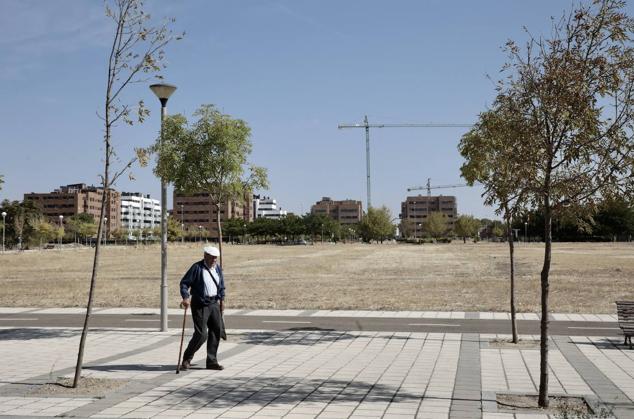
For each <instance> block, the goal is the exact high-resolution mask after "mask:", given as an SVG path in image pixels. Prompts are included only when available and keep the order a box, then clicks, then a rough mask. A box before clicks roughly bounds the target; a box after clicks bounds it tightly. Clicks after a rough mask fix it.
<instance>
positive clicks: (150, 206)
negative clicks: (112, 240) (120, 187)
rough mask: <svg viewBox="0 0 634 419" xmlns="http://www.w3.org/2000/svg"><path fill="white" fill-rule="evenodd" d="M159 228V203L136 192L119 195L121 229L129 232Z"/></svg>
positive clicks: (148, 196)
mask: <svg viewBox="0 0 634 419" xmlns="http://www.w3.org/2000/svg"><path fill="white" fill-rule="evenodd" d="M160 226H161V203H160V202H159V201H158V200H157V199H152V198H150V195H144V194H142V193H138V192H122V193H121V228H122V229H123V230H128V231H129V232H132V231H135V230H143V229H145V228H149V229H152V228H155V227H160Z"/></svg>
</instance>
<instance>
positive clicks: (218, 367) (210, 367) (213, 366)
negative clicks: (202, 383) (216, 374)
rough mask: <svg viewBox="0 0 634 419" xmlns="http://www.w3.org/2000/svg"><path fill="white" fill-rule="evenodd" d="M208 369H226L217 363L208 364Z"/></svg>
mask: <svg viewBox="0 0 634 419" xmlns="http://www.w3.org/2000/svg"><path fill="white" fill-rule="evenodd" d="M207 369H208V370H218V371H222V370H224V369H225V367H223V366H222V365H220V364H219V363H217V362H216V363H215V364H207Z"/></svg>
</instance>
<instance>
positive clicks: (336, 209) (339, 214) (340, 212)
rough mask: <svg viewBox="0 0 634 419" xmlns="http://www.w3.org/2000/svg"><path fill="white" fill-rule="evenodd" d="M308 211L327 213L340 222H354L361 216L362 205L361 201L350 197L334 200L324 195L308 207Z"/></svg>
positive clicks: (358, 220)
mask: <svg viewBox="0 0 634 419" xmlns="http://www.w3.org/2000/svg"><path fill="white" fill-rule="evenodd" d="M310 213H311V214H322V215H327V216H329V217H330V218H332V219H333V220H335V221H338V222H339V223H341V224H356V223H358V222H360V221H361V217H363V207H362V205H361V201H354V200H352V199H346V200H343V201H334V200H333V199H332V198H329V197H327V196H325V197H323V198H322V199H321V201H318V202H316V203H315V205H313V206H312V207H311V208H310Z"/></svg>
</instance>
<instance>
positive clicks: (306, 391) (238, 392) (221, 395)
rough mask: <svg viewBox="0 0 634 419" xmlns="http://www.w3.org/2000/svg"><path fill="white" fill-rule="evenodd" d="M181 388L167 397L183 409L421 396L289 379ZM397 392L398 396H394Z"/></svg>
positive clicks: (360, 385)
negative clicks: (179, 403) (185, 406)
mask: <svg viewBox="0 0 634 419" xmlns="http://www.w3.org/2000/svg"><path fill="white" fill-rule="evenodd" d="M200 384H202V383H198V385H197V386H196V387H190V388H187V387H181V388H179V389H177V390H175V391H174V392H172V393H171V394H170V396H171V397H173V398H174V399H175V400H186V401H185V403H186V404H187V408H194V409H196V408H200V407H203V406H206V405H209V407H213V408H223V407H226V408H229V407H233V406H236V405H240V406H249V405H257V406H267V407H271V408H275V406H276V405H288V404H296V403H299V402H301V401H304V402H316V403H319V402H329V403H343V402H361V401H364V402H391V401H401V402H403V401H412V400H421V399H422V395H419V394H411V393H406V392H402V391H399V388H398V386H389V385H383V384H370V383H365V382H361V381H352V382H351V381H347V380H320V379H311V378H303V379H302V378H293V377H281V378H280V377H267V376H256V377H229V378H227V377H222V378H221V377H218V379H215V380H210V381H206V382H205V384H206V386H205V387H202V388H201V386H200ZM397 392H398V394H397Z"/></svg>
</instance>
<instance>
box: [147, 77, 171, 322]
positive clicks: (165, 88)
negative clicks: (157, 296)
mask: <svg viewBox="0 0 634 419" xmlns="http://www.w3.org/2000/svg"><path fill="white" fill-rule="evenodd" d="M150 89H151V90H152V92H154V94H155V95H156V97H158V99H159V101H160V102H161V134H160V140H159V157H160V152H161V148H160V145H161V144H162V143H163V124H164V122H165V116H166V115H167V99H169V97H170V96H171V95H172V93H174V91H175V90H176V86H174V85H171V84H164V83H159V84H153V85H151V86H150ZM161 332H167V184H166V182H165V179H163V178H161Z"/></svg>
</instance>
